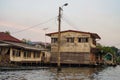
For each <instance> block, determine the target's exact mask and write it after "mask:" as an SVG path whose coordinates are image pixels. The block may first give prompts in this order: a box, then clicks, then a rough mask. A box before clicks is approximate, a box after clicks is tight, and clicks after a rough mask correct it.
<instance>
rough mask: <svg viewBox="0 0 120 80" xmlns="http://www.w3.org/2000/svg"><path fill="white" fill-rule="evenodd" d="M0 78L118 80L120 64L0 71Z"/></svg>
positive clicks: (25, 79) (16, 79)
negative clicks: (101, 66) (100, 66)
mask: <svg viewBox="0 0 120 80" xmlns="http://www.w3.org/2000/svg"><path fill="white" fill-rule="evenodd" d="M0 80H120V66H116V67H106V68H88V67H80V68H70V67H69V68H62V71H61V72H59V73H57V70H56V68H51V69H44V70H43V69H41V70H21V71H1V72H0Z"/></svg>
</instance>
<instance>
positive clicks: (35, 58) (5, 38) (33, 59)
mask: <svg viewBox="0 0 120 80" xmlns="http://www.w3.org/2000/svg"><path fill="white" fill-rule="evenodd" d="M45 51H46V50H45V49H42V48H36V47H33V46H30V45H28V44H24V43H22V41H21V40H19V39H16V38H15V37H13V36H11V35H9V34H6V33H4V32H0V62H1V63H2V62H3V63H4V62H5V63H6V62H18V63H19V62H20V63H40V62H41V61H42V58H44V57H45ZM44 60H45V59H44Z"/></svg>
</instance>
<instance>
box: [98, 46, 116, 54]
mask: <svg viewBox="0 0 120 80" xmlns="http://www.w3.org/2000/svg"><path fill="white" fill-rule="evenodd" d="M97 48H99V49H100V51H101V53H102V54H106V53H111V54H113V55H116V54H115V53H117V51H118V49H117V48H116V47H109V46H102V45H98V46H97Z"/></svg>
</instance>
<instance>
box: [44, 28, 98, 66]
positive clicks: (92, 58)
mask: <svg viewBox="0 0 120 80" xmlns="http://www.w3.org/2000/svg"><path fill="white" fill-rule="evenodd" d="M60 33H61V44H60V58H61V59H60V63H61V64H96V63H97V61H98V58H97V57H96V54H95V52H96V39H100V37H99V35H98V34H96V33H90V32H82V31H76V30H66V31H61V32H60ZM46 35H47V36H50V37H51V59H50V63H52V64H56V63H57V61H58V59H57V58H58V56H57V55H58V32H53V33H48V34H46Z"/></svg>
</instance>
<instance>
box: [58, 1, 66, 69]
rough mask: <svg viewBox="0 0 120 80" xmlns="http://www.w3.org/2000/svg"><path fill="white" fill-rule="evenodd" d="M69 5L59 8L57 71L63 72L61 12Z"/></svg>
mask: <svg viewBox="0 0 120 80" xmlns="http://www.w3.org/2000/svg"><path fill="white" fill-rule="evenodd" d="M67 5H68V3H65V4H64V5H63V6H62V7H59V15H58V63H57V66H58V68H57V71H61V65H60V44H61V33H60V31H61V11H62V10H63V7H64V6H67Z"/></svg>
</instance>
